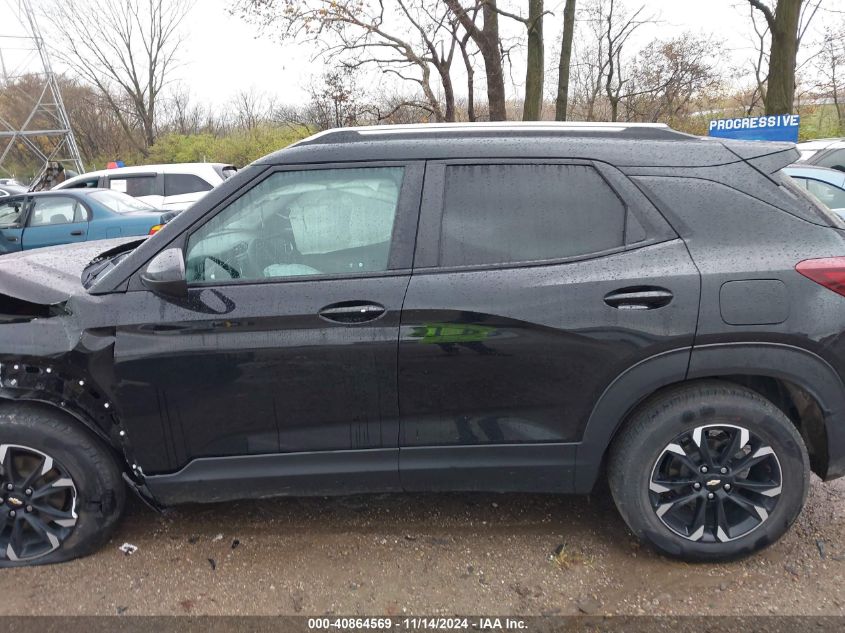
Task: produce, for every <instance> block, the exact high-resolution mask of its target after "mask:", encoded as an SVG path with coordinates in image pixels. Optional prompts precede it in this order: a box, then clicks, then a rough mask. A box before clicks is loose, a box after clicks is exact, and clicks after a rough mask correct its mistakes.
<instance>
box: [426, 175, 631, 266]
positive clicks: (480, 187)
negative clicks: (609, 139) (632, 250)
mask: <svg viewBox="0 0 845 633" xmlns="http://www.w3.org/2000/svg"><path fill="white" fill-rule="evenodd" d="M625 216H626V209H625V205H624V204H623V203H622V201H621V200H620V199H619V197H618V196H617V195H616V193H615V192H614V191H613V190H612V189H611V188H610V186H609V185H608V184H607V182H606V181H605V180H604V178H602V176H601V175H600V174H599V172H598V171H596V169H595V168H593V167H591V166H589V165H571V164H569V165H567V164H510V165H506V164H498V165H494V164H484V165H450V166H449V167H447V168H446V184H445V192H444V202H443V220H442V225H441V242H440V245H441V246H440V249H441V250H440V264H441V265H442V266H467V265H482V264H507V263H516V262H531V261H542V260H555V259H563V258H568V257H574V256H579V255H588V254H592V253H600V252H602V251H607V250H609V249H613V248H616V247H620V246H622V245H624V243H625Z"/></svg>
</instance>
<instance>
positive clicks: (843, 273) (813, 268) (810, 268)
mask: <svg viewBox="0 0 845 633" xmlns="http://www.w3.org/2000/svg"><path fill="white" fill-rule="evenodd" d="M795 270H797V271H798V272H799V273H801V274H802V275H804V276H805V277H806V278H807V279H812V280H813V281H815V282H816V283H817V284H821V285H822V286H824V287H825V288H827V289H828V290H833V292H835V293H836V294H840V295H842V296H843V297H845V257H823V258H821V259H805V260H804V261H803V262H798V263H797V264H796V265H795Z"/></svg>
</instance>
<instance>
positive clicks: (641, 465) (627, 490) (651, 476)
mask: <svg viewBox="0 0 845 633" xmlns="http://www.w3.org/2000/svg"><path fill="white" fill-rule="evenodd" d="M608 480H609V483H610V488H611V492H612V494H613V497H614V500H615V501H616V505H617V507H618V508H619V511H620V514H622V517H623V518H624V519H625V521H626V522H627V523H628V526H629V527H630V528H631V529H632V530H633V531H634V533H635V534H637V535H638V536H639V537H640V538H643V539H645V540H646V541H648V542H650V543H651V544H652V545H654V546H655V547H656V548H657V549H659V550H660V551H662V552H664V553H666V554H669V555H673V556H679V557H682V558H687V559H691V560H717V559H727V558H735V557H739V556H743V555H746V554H749V553H751V552H753V551H756V550H758V549H760V548H762V547H765V546H766V545H768V544H770V543H772V542H774V541H775V540H777V539H778V538H780V536H781V535H782V534H783V533H784V532H785V531H786V530H787V529H788V528H789V526H790V525H791V524H792V522H793V521H794V520H795V519H796V517H797V516H798V514H799V513H800V511H801V508H802V507H803V505H804V501H805V499H806V495H807V490H808V487H809V480H810V470H809V458H808V456H807V450H806V448H805V446H804V443H803V441H802V440H801V436H800V435H799V434H798V432H797V430H796V429H795V427H794V426H793V424H792V423H791V422H790V420H789V419H788V418H787V417H786V415H784V413H783V412H782V411H780V410H779V409H778V408H777V407H775V406H774V405H773V404H772V403H771V402H769V401H768V400H766V399H765V398H763V397H762V396H760V395H759V394H757V393H756V392H754V391H751V390H749V389H745V388H743V387H740V386H736V385H732V384H730V383H722V382H707V383H699V384H695V385H690V386H688V387H680V388H678V389H674V390H670V391H668V392H666V393H664V394H662V395H658V396H656V397H655V398H652V399H651V400H649V401H647V402H646V403H644V404H643V405H642V406H641V407H640V408H639V409H638V410H637V411H636V412H635V413H634V415H633V416H632V417H631V419H630V420H629V421H628V423H627V424H626V425H625V427H624V428H623V429H622V430H621V431H620V433H619V434H618V436H617V437H616V438H615V440H614V442H613V445H612V447H611V451H610V457H609V463H608Z"/></svg>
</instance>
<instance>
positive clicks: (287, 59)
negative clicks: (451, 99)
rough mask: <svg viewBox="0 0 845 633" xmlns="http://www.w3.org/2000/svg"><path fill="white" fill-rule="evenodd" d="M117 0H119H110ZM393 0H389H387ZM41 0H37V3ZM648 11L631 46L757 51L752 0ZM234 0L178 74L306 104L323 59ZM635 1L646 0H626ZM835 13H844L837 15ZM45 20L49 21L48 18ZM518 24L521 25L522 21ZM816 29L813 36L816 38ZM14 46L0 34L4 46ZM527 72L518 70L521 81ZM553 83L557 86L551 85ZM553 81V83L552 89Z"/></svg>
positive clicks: (558, 3) (192, 45) (551, 43)
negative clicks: (270, 29) (714, 42)
mask: <svg viewBox="0 0 845 633" xmlns="http://www.w3.org/2000/svg"><path fill="white" fill-rule="evenodd" d="M103 1H106V2H115V1H119V0H103ZM9 2H14V0H0V35H3V34H5V33H7V32H9V30H10V27H9V25H10V22H11V21H10V20H7V19H5V18H6V17H11V16H10V13H9V11H10V10H9V8H8V3H9ZM387 2H390V0H387ZM37 4H38V0H34V5H37ZM644 4H645V6H646V13H647V14H649V15H653V16H657V17H659V22H658V23H656V24H654V25H647V26H645V27H643V28H642V29H640V31H639V32H638V33H637V34H636V36H635V38H634V39H633V40H632V42H631V50H635V49H639V48H641V47H642V46H644V45H645V44H647V43H648V42H649V41H650V40H651V39H653V38H656V37H659V38H666V37H672V36H676V35H679V34H681V33H683V32H685V31H693V32H698V33H703V34H707V35H715V36H717V37H719V38H721V39H723V40H724V41H725V43H726V45H727V48H728V51H729V55H730V59H726V60H725V61H726V63H727V64H735V65H738V64H741V63H743V61H744V60H745V59H748V58H750V57H751V56H753V48H752V41H751V38H750V35H751V34H753V31H752V29H751V25H750V21H749V18H748V15H749V11H748V8H747V2H746V0H645V1H644ZM230 5H231V0H198V1H197V2H196V4H195V5H194V7H193V9H192V11H191V13H190V14H189V15H188V17H187V20H186V21H185V24H184V42H183V45H182V47H181V48H180V52H179V59H180V66H179V67H178V68H177V69H176V71H175V72H174V75H173V79H174V80H176V81H178V82H179V83H180V84H182V85H185V86H187V87H188V88H189V89H190V91H191V92H192V94H193V96H194V98H195V99H196V100H197V101H200V102H203V103H206V104H213V105H215V106H223V105H224V104H225V103H226V102H227V101H228V100H230V99H231V98H232V97H233V95H235V94H237V93H238V92H240V91H249V90H255V91H257V92H259V93H266V94H267V95H270V96H272V97H274V98H276V99H277V100H278V101H280V102H282V103H301V102H303V101H304V100H305V98H306V94H307V92H306V89H307V86H308V84H309V82H310V81H311V80H312V78H319V76H320V75H321V74H322V72H323V71H324V69H325V66H324V64H323V62H321V61H315V62H312V61H311V59H310V57H311V49H310V48H309V47H308V46H307V45H304V44H298V45H297V44H292V43H286V44H284V45H283V44H280V43H279V41H278V40H274V39H273V37H272V35H271V34H267V33H265V34H263V35H259V34H258V33H257V30H256V28H255V27H254V26H253V25H251V24H248V23H247V22H245V21H244V20H242V19H241V18H239V17H235V16H232V15H230V14H229V12H228V11H227V7H228V6H230ZM524 5H525V0H500V6H503V7H505V8H507V9H510V10H512V11H515V12H519V10H520V7H524ZM626 5H627V6H628V7H629V8H636V7H638V6H640V4H639V3H638V2H636V0H627V2H626ZM546 6H547V8H548V9H549V10H551V11H552V12H553V13H554V15H552V16H547V17H546V22H545V25H546V27H545V28H546V42H547V60H546V61H547V66H548V67H551V66H552V64H553V62H554V58H555V57H556V55H557V50H555V49H556V47H557V45H558V41H559V36H560V30H561V25H562V7H563V0H547V2H546ZM823 6H827V7H829V8H837V9H840V10H845V0H824V5H823ZM830 19H832V16H831V15H830V14H828V15H826V16H817V17H816V20H815V22H814V29H813V31H814V32H818V30H819V29H820V28H821V26H822V24H823V23H824V22H825V21H826V20H827V21H829V20H830ZM836 19H841V17H840V16H836ZM501 24H502V27H503V28H512V29H513V28H517V26H519V25H517V24H516V23H515V22H513V21H512V20H507V19H502V20H501ZM42 26H43V25H42ZM519 28H522V27H521V26H520V27H519ZM812 35H813V33H811V34H810V36H809V37H812ZM4 41H5V42H6V45H8V41H7V40H3V39H0V45H4ZM521 72H522V70H521V69H517V72H516V73H515V74H516V75H517V76H516V80H517V81H520V80H521V77H519V76H518V75H519V74H520V73H521ZM551 88H553V87H551ZM551 88H550V90H551Z"/></svg>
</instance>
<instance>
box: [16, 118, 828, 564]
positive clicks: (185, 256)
mask: <svg viewBox="0 0 845 633" xmlns="http://www.w3.org/2000/svg"><path fill="white" fill-rule="evenodd" d="M797 157H798V152H797V151H796V150H795V148H794V146H793V145H791V144H785V143H748V142H747V141H728V140H724V139H719V140H714V139H701V138H697V137H693V136H689V135H686V134H682V133H679V132H675V131H673V130H670V129H668V128H666V127H665V126H661V125H647V124H639V125H637V124H624V123H613V124H604V125H602V124H598V123H588V124H581V125H578V124H552V123H547V122H543V123H537V124H512V123H501V124H495V123H494V124H469V125H466V124H451V125H448V124H446V125H434V124H431V125H424V126H384V127H375V128H355V129H340V130H331V131H328V132H325V133H321V134H318V135H315V136H312V137H310V138H308V139H305V140H303V141H301V142H299V143H297V144H295V145H293V146H291V147H288V148H286V149H284V150H282V151H279V152H277V153H275V154H272V155H270V156H266V157H265V158H263V159H261V160H258V161H256V162H254V163H253V164H251V165H250V166H249V167H248V168H246V169H244V170H243V171H241V172H240V173H238V174H237V175H236V176H235V177H234V178H232V179H231V180H229V181H228V182H226V183H224V184H223V185H222V186H221V187H219V188H218V189H216V190H215V191H213V192H212V193H211V194H210V195H208V196H207V197H206V198H204V199H203V200H201V201H200V202H198V203H197V204H196V205H194V206H193V207H192V208H190V209H188V210H187V211H185V212H183V213H181V214H179V215H178V216H177V217H176V218H174V220H173V221H172V222H170V223H169V224H168V225H167V226H166V227H165V228H164V229H163V230H162V231H160V232H158V233H157V234H156V235H154V236H152V237H151V238H149V239H146V240H143V241H141V242H140V243H137V242H134V241H129V240H112V241H108V242H103V243H100V244H80V245H75V246H72V247H64V248H57V249H52V250H51V251H50V252H49V253H40V252H34V253H19V254H16V255H12V256H11V257H6V258H3V261H0V401H5V402H3V406H0V467H2V472H3V473H4V476H5V479H0V484H4V485H3V487H2V488H0V508H2V509H4V510H5V514H4V513H3V512H0V522H2V523H0V526H3V527H4V529H3V530H2V531H0V567H10V566H18V565H26V564H30V563H49V562H59V561H64V560H68V559H71V558H74V557H77V556H81V555H84V554H87V553H89V552H91V551H93V550H94V549H95V548H96V547H97V546H98V545H100V544H102V543H104V542H105V541H107V540H108V538H109V534H110V533H111V532H112V530H113V528H114V526H115V525H116V523H117V520H118V518H119V516H120V513H121V510H122V507H123V503H124V497H125V486H124V481H126V482H128V483H129V484H130V485H131V487H132V488H133V489H134V490H135V491H136V492H137V493H138V494H140V495H142V496H143V497H144V498H146V499H147V500H149V501H150V502H151V503H153V504H157V505H159V506H169V505H174V504H178V503H186V502H202V501H205V502H224V501H231V500H234V499H240V498H244V497H253V498H265V497H269V496H272V495H327V494H352V493H361V492H392V491H399V490H406V491H416V492H419V491H473V492H482V491H497V492H531V493H538V492H543V493H565V492H576V493H588V492H590V491H591V490H593V487H594V485H595V483H596V481H597V480H598V478H599V477H600V476H602V475H603V474H604V473H605V472H606V473H607V475H608V480H609V484H610V490H611V492H612V494H613V498H614V499H615V501H616V504H617V507H618V508H619V511H620V513H621V515H622V517H623V518H624V519H625V521H626V522H627V524H628V526H629V527H630V528H631V530H632V531H633V532H634V533H635V534H636V535H637V536H639V537H640V538H642V539H644V540H645V541H647V542H649V543H651V544H652V545H653V546H654V547H656V548H657V549H658V550H660V551H662V552H664V553H666V554H669V555H672V556H678V557H682V558H687V559H693V560H719V559H726V558H735V557H738V556H742V555H746V554H749V553H751V552H753V551H756V550H758V549H760V548H762V547H765V546H766V545H768V544H770V543H772V542H774V541H776V540H777V539H778V538H779V537H780V536H781V535H783V534H784V532H785V531H786V530H787V529H788V528H789V526H790V525H791V524H792V523H793V521H794V520H795V519H796V517H797V516H798V514H799V512H800V511H801V508H802V507H803V505H804V501H805V499H806V497H807V492H808V488H809V483H810V472H811V469H812V471H814V472H815V473H817V474H818V475H819V476H820V477H821V478H823V479H833V478H835V477H840V476H842V475H843V474H845V424H843V416H845V384H843V379H845V336H843V332H845V297H843V295H845V257H839V256H837V254H843V253H845V230H843V229H845V223H843V222H842V220H840V219H839V218H838V217H837V216H836V215H835V214H833V213H831V212H830V210H829V209H827V208H826V207H824V206H823V205H822V204H820V203H819V202H818V201H817V200H816V199H815V198H813V197H812V196H809V195H807V193H806V192H805V191H804V190H803V189H801V188H800V187H798V186H796V185H795V184H794V183H793V182H791V181H790V180H789V178H787V177H784V175H783V174H782V173H781V170H782V168H784V167H786V166H788V165H790V164H792V163H793V162H794V161H795V160H796V158H797ZM785 189H788V190H789V193H790V195H786V194H785V191H784V190H785ZM3 306H9V307H7V308H5V309H6V310H9V312H4V311H3V309H2V307H3ZM3 315H8V316H3ZM603 529H606V530H617V529H618V526H617V525H616V524H615V523H608V524H607V525H605V526H603ZM616 538H624V536H622V535H621V534H617V536H616Z"/></svg>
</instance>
